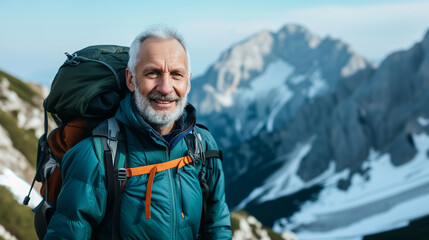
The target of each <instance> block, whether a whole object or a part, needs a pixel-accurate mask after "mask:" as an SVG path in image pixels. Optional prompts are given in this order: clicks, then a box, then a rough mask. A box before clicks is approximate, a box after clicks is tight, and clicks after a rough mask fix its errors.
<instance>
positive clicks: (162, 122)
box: [134, 85, 188, 131]
mask: <svg viewBox="0 0 429 240" xmlns="http://www.w3.org/2000/svg"><path fill="white" fill-rule="evenodd" d="M134 86H135V89H136V91H134V100H135V102H136V105H137V109H138V111H139V113H140V115H141V116H142V117H143V119H144V120H145V121H146V122H147V123H148V124H149V125H151V126H152V127H153V128H154V129H155V130H157V131H160V130H164V129H166V128H168V127H170V126H171V124H173V123H174V122H175V121H176V120H177V119H179V118H180V117H181V116H182V114H183V111H184V109H185V107H186V104H187V103H188V100H187V97H188V95H187V94H186V95H185V96H184V97H183V98H180V97H179V96H177V95H176V94H174V93H173V94H170V95H162V94H160V93H149V95H148V96H147V97H145V96H144V95H143V94H141V93H140V89H139V88H138V87H137V86H136V85H134ZM151 99H168V100H176V107H175V108H174V110H173V112H172V113H166V112H163V111H161V112H156V111H155V110H154V109H153V108H152V106H151V105H150V101H151Z"/></svg>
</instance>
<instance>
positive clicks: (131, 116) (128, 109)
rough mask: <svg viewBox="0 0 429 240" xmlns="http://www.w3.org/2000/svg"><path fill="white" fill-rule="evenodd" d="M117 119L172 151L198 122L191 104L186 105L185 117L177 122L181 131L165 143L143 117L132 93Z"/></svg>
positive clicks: (122, 103)
mask: <svg viewBox="0 0 429 240" xmlns="http://www.w3.org/2000/svg"><path fill="white" fill-rule="evenodd" d="M116 118H117V119H118V120H119V121H121V122H122V123H124V124H125V125H127V126H129V127H131V128H132V129H133V130H135V131H136V132H140V133H142V134H147V135H149V136H151V137H152V138H153V139H154V140H155V141H156V142H158V143H159V144H161V143H162V145H165V146H166V147H169V148H170V150H171V149H173V148H174V146H175V145H176V144H177V143H178V142H179V141H180V140H181V139H182V138H183V137H184V136H186V134H188V133H189V132H190V131H192V130H193V128H194V126H195V122H196V110H195V108H194V106H192V105H191V104H189V103H188V104H187V105H186V107H185V110H184V112H183V115H182V116H181V117H180V118H179V119H178V120H177V121H176V126H175V130H177V129H179V131H178V133H177V135H176V136H175V137H173V138H172V139H171V140H172V141H170V142H167V141H165V140H164V138H163V137H162V136H161V134H160V133H158V132H157V131H156V130H155V129H153V128H152V126H150V125H149V124H148V123H147V122H146V121H145V120H144V119H143V118H142V117H141V115H140V114H139V111H138V110H137V106H136V104H135V101H134V94H132V93H127V94H126V96H125V98H124V99H122V101H121V103H120V106H119V109H118V111H117V112H116Z"/></svg>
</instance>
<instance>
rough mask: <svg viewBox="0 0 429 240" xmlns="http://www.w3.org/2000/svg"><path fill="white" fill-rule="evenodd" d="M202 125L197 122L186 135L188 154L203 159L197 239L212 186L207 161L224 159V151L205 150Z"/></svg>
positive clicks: (199, 179) (199, 173)
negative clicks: (201, 204) (201, 196)
mask: <svg viewBox="0 0 429 240" xmlns="http://www.w3.org/2000/svg"><path fill="white" fill-rule="evenodd" d="M200 126H203V125H198V124H197V127H194V129H193V130H192V132H190V133H189V134H188V135H186V136H185V142H186V145H187V146H188V154H189V155H190V156H191V158H192V160H193V161H194V162H195V161H197V160H201V167H200V168H199V170H198V181H199V182H200V187H201V190H202V193H203V209H202V213H201V223H200V230H199V233H198V236H197V239H201V238H202V235H201V229H202V226H203V223H204V219H205V216H206V213H207V201H208V197H209V194H210V188H209V185H208V183H207V178H206V161H207V160H209V159H213V158H220V159H221V160H223V159H222V151H220V150H219V151H216V150H206V151H205V150H204V145H203V139H202V137H201V135H202V134H201V133H200V131H202V130H200V129H199V127H200ZM203 129H206V130H207V131H208V129H207V128H206V127H205V126H203ZM194 166H195V165H194Z"/></svg>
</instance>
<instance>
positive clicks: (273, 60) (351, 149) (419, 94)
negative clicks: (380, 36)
mask: <svg viewBox="0 0 429 240" xmlns="http://www.w3.org/2000/svg"><path fill="white" fill-rule="evenodd" d="M192 88H193V91H191V94H192V95H191V96H190V101H191V103H193V104H195V105H197V109H198V110H199V113H200V119H199V121H200V122H202V123H204V124H206V125H208V126H209V127H210V129H211V132H212V133H213V134H214V136H215V138H217V139H218V140H219V143H220V145H221V147H222V148H223V149H224V150H226V151H225V153H224V159H225V161H224V165H223V167H224V170H225V174H226V181H227V185H226V186H227V201H228V203H229V206H230V207H231V208H232V209H234V210H242V209H244V210H246V211H247V212H249V213H250V214H252V215H253V216H255V217H256V218H257V219H258V220H260V221H261V222H262V224H264V225H266V226H269V227H273V229H274V230H275V231H276V232H278V233H283V232H287V231H293V232H295V233H297V236H298V238H299V239H300V240H303V239H362V238H364V237H365V236H367V237H368V236H370V235H373V234H375V233H380V232H384V231H387V230H391V229H396V228H398V229H399V228H401V229H402V228H403V229H407V226H408V225H409V223H410V222H415V221H416V220H419V219H421V218H424V217H425V216H426V215H429V208H427V202H429V175H428V174H427V172H428V171H429V157H428V155H429V108H428V107H427V103H428V102H429V32H428V33H427V34H426V36H425V37H424V39H423V40H422V41H421V42H419V43H417V44H415V45H414V46H413V47H411V48H410V49H408V50H404V51H399V52H395V53H393V54H391V55H389V56H388V57H387V58H386V59H385V60H384V61H383V62H382V63H381V64H380V66H378V67H377V66H375V65H374V64H372V63H371V62H369V61H367V60H365V59H364V58H363V57H361V56H359V55H358V54H357V53H355V52H354V51H353V50H352V49H351V47H350V46H348V45H347V44H346V43H344V42H342V41H340V40H336V39H333V38H331V37H326V38H319V37H317V36H315V35H313V34H312V33H311V32H310V31H308V30H307V29H305V28H304V27H302V26H298V25H286V26H284V27H283V28H282V29H280V30H279V31H278V32H269V31H263V32H260V33H258V34H256V35H254V36H252V37H250V38H249V39H247V40H245V41H243V42H241V43H238V44H236V45H234V46H232V47H231V48H229V49H228V50H226V51H225V52H223V53H222V54H221V56H220V58H219V60H218V61H217V62H215V63H214V64H213V65H211V66H210V68H209V69H208V70H207V72H206V73H205V74H203V76H201V77H199V78H196V79H195V80H193V82H192ZM201 115H203V116H202V117H201ZM411 225H413V224H410V226H411ZM426 231H427V230H426ZM405 236H407V235H405ZM420 236H421V235H420ZM371 239H383V238H382V237H381V238H371ZM389 239H392V238H389ZM414 239H420V238H414Z"/></svg>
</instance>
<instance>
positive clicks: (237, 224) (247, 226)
mask: <svg viewBox="0 0 429 240" xmlns="http://www.w3.org/2000/svg"><path fill="white" fill-rule="evenodd" d="M231 222H232V237H233V239H234V240H270V239H282V240H297V238H296V236H295V234H293V233H292V232H287V233H284V234H282V235H279V234H277V233H274V232H273V231H272V230H271V229H269V228H266V227H264V226H262V224H261V223H260V222H259V221H258V220H257V219H256V218H254V217H253V216H250V215H249V214H248V213H246V212H243V211H239V212H233V213H231Z"/></svg>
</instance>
